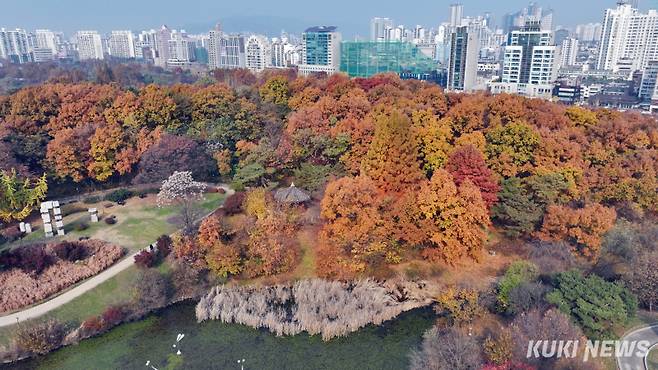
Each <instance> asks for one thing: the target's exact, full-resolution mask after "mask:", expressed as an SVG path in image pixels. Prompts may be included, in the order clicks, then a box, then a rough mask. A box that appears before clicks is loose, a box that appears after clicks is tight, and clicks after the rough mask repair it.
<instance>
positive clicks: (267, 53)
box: [245, 35, 272, 72]
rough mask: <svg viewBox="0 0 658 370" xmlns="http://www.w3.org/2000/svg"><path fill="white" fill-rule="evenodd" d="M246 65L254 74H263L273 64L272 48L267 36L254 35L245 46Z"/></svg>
mask: <svg viewBox="0 0 658 370" xmlns="http://www.w3.org/2000/svg"><path fill="white" fill-rule="evenodd" d="M245 55H246V65H247V68H248V69H249V70H251V71H252V72H262V71H264V70H265V68H268V67H270V66H271V64H272V47H271V45H270V41H269V40H268V39H267V37H265V36H259V35H252V36H249V38H248V39H247V43H246V46H245Z"/></svg>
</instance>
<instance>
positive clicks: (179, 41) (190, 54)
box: [167, 30, 196, 66]
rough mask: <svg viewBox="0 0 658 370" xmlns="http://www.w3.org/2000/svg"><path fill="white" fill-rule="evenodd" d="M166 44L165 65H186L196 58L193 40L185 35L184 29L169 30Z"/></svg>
mask: <svg viewBox="0 0 658 370" xmlns="http://www.w3.org/2000/svg"><path fill="white" fill-rule="evenodd" d="M168 46H169V51H168V54H167V55H168V56H169V58H168V59H167V65H170V66H178V65H186V64H188V63H190V62H193V61H195V60H196V55H195V53H194V50H195V45H194V42H193V41H192V40H190V39H189V38H188V37H187V34H186V33H185V31H183V30H181V31H176V30H173V31H171V36H170V38H169V44H168Z"/></svg>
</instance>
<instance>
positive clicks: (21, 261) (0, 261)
mask: <svg viewBox="0 0 658 370" xmlns="http://www.w3.org/2000/svg"><path fill="white" fill-rule="evenodd" d="M52 262H53V261H52V258H50V256H49V255H48V253H46V248H45V247H44V246H43V245H41V244H37V245H32V246H26V247H21V248H17V249H14V250H12V251H10V252H5V253H3V254H2V255H0V265H1V266H4V267H6V268H19V269H21V270H23V272H25V273H26V274H34V275H38V274H40V273H41V272H42V271H43V270H44V269H45V268H46V267H48V266H50V265H51V264H52Z"/></svg>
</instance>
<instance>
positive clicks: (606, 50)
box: [597, 2, 658, 75]
mask: <svg viewBox="0 0 658 370" xmlns="http://www.w3.org/2000/svg"><path fill="white" fill-rule="evenodd" d="M602 27H603V28H602V32H601V43H600V47H599V55H598V60H597V68H598V69H601V70H610V71H613V72H620V71H622V72H628V73H629V75H630V74H631V73H633V72H634V71H636V70H644V69H645V68H646V67H647V65H648V63H649V61H652V60H658V11H656V10H649V12H648V13H647V14H642V13H640V12H639V11H638V10H637V9H635V8H634V7H633V6H632V5H631V4H628V3H626V2H620V3H619V4H618V6H617V8H615V9H607V10H606V11H605V15H604V17H603V26H602Z"/></svg>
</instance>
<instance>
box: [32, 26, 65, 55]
mask: <svg viewBox="0 0 658 370" xmlns="http://www.w3.org/2000/svg"><path fill="white" fill-rule="evenodd" d="M34 36H35V39H36V45H35V48H40V49H50V50H51V51H52V54H53V55H57V53H58V52H59V47H58V42H57V35H55V32H53V31H51V30H36V31H34Z"/></svg>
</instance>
